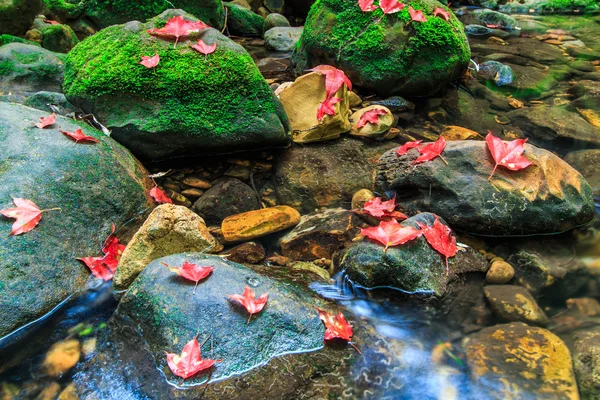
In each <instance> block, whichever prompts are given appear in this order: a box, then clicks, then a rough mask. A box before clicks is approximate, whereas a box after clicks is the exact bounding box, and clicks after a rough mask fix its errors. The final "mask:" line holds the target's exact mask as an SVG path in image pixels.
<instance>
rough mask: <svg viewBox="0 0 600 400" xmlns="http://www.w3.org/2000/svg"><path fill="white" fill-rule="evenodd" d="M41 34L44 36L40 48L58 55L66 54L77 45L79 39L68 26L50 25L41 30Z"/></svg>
mask: <svg viewBox="0 0 600 400" xmlns="http://www.w3.org/2000/svg"><path fill="white" fill-rule="evenodd" d="M42 34H43V35H44V39H43V42H42V47H44V48H45V49H48V50H50V51H56V52H58V53H68V52H69V51H70V50H71V49H72V48H73V47H75V45H76V44H77V43H79V39H77V36H75V32H73V29H71V27H70V26H69V25H63V24H57V25H50V26H47V27H46V28H44V29H43V30H42Z"/></svg>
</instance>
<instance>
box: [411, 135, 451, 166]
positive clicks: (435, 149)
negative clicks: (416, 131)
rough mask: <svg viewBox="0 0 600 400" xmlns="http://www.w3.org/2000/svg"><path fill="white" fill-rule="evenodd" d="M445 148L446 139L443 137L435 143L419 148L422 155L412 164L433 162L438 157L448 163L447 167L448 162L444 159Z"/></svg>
mask: <svg viewBox="0 0 600 400" xmlns="http://www.w3.org/2000/svg"><path fill="white" fill-rule="evenodd" d="M445 148H446V139H444V137H443V136H440V138H439V139H438V140H436V141H435V142H433V143H430V144H426V145H424V146H421V147H419V153H420V155H419V157H417V159H416V160H415V161H413V162H412V163H413V164H418V163H422V162H426V161H431V160H433V159H434V158H436V157H440V158H441V159H442V161H443V162H444V163H446V165H448V163H447V162H446V160H444V157H442V151H444V149H445Z"/></svg>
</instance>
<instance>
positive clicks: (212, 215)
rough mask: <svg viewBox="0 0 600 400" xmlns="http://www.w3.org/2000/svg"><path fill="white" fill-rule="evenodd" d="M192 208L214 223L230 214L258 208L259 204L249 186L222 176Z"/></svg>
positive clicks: (219, 221) (210, 222)
mask: <svg viewBox="0 0 600 400" xmlns="http://www.w3.org/2000/svg"><path fill="white" fill-rule="evenodd" d="M194 208H195V209H196V211H197V212H198V214H199V215H200V216H201V217H202V218H204V220H205V221H206V222H207V223H208V224H209V225H214V224H220V223H221V222H222V221H223V219H224V218H226V217H229V216H230V215H234V214H239V213H243V212H246V211H251V210H258V209H259V208H260V204H259V202H258V198H257V197H256V193H255V192H254V190H252V188H251V187H250V186H248V185H246V184H245V183H244V182H242V181H240V180H239V179H237V178H231V177H224V178H221V179H219V180H218V181H217V182H215V185H214V186H213V187H211V188H210V189H208V190H207V191H206V192H205V193H204V194H203V195H202V197H200V199H198V200H197V201H196V202H195V203H194Z"/></svg>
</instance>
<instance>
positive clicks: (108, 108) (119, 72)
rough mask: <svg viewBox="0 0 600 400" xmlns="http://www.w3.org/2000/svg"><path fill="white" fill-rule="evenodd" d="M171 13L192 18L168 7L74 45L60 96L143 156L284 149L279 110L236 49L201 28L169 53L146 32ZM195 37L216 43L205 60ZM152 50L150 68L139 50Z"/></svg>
mask: <svg viewBox="0 0 600 400" xmlns="http://www.w3.org/2000/svg"><path fill="white" fill-rule="evenodd" d="M175 15H182V16H184V18H186V19H187V20H190V21H195V20H196V18H194V17H193V16H191V15H189V14H186V13H184V12H182V11H178V10H170V11H166V12H165V13H163V14H161V15H159V16H158V17H156V18H154V19H153V20H151V21H150V22H148V23H147V24H140V23H138V22H135V21H134V22H131V23H128V24H126V25H115V26H111V27H110V28H106V29H103V30H101V31H100V32H98V33H97V34H95V35H94V36H91V37H89V38H87V39H85V40H84V41H82V42H81V43H79V44H78V45H77V46H76V47H75V48H73V50H72V51H71V52H70V53H69V55H68V57H67V63H66V72H65V83H64V92H65V96H66V97H67V99H68V100H69V101H70V102H72V103H73V104H75V105H78V106H80V107H81V108H82V109H83V110H84V111H86V112H91V113H93V114H94V115H95V116H96V118H98V119H99V120H100V121H102V122H103V124H104V125H105V126H106V127H107V128H108V129H110V130H111V131H112V137H113V138H114V139H115V140H117V141H119V142H120V143H122V144H123V145H124V146H126V147H128V148H129V149H130V150H131V151H132V152H133V153H134V154H136V155H138V156H139V157H140V158H144V159H146V160H160V159H166V158H171V157H183V156H199V155H203V154H209V153H210V154H214V153H221V152H235V151H242V150H243V151H248V150H252V149H264V148H269V147H282V146H286V145H287V144H288V143H289V140H290V137H289V132H290V129H289V123H288V120H287V117H286V115H285V111H284V110H283V107H282V106H281V103H279V101H278V100H277V98H275V96H274V95H273V92H272V91H271V89H270V88H269V85H267V83H266V81H265V80H264V78H263V77H262V76H261V74H260V72H259V71H258V69H257V68H256V66H255V64H254V62H253V61H252V58H251V57H250V55H249V54H248V53H247V52H246V51H245V50H244V49H243V48H242V47H241V46H239V45H238V44H235V43H234V42H233V41H232V40H231V39H229V38H227V37H225V36H223V35H222V34H221V33H220V32H218V31H217V30H215V29H204V30H201V31H200V32H198V33H196V34H193V35H191V36H190V37H189V38H188V40H181V41H180V42H179V45H178V47H177V49H176V50H175V49H173V43H172V42H169V41H166V40H162V39H160V38H156V37H153V36H151V35H150V34H149V33H148V32H147V30H148V29H150V28H154V27H158V26H162V24H163V23H164V21H166V20H167V19H168V18H169V17H172V16H175ZM198 39H202V40H203V41H205V42H206V43H210V44H212V43H217V48H216V51H215V52H214V53H212V54H210V55H208V56H206V57H205V56H203V55H202V54H200V53H198V52H197V51H195V50H193V49H192V48H191V47H190V44H193V43H195V42H196V41H197V40H198ZM155 53H158V54H159V55H160V57H161V61H160V63H159V64H158V66H157V67H156V68H154V69H148V68H146V67H144V66H142V65H140V64H139V61H140V55H153V54H155ZM99 60H102V61H99Z"/></svg>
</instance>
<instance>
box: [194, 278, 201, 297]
mask: <svg viewBox="0 0 600 400" xmlns="http://www.w3.org/2000/svg"><path fill="white" fill-rule="evenodd" d="M198 282H200V281H196V285H195V286H194V296H195V295H196V288H198Z"/></svg>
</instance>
